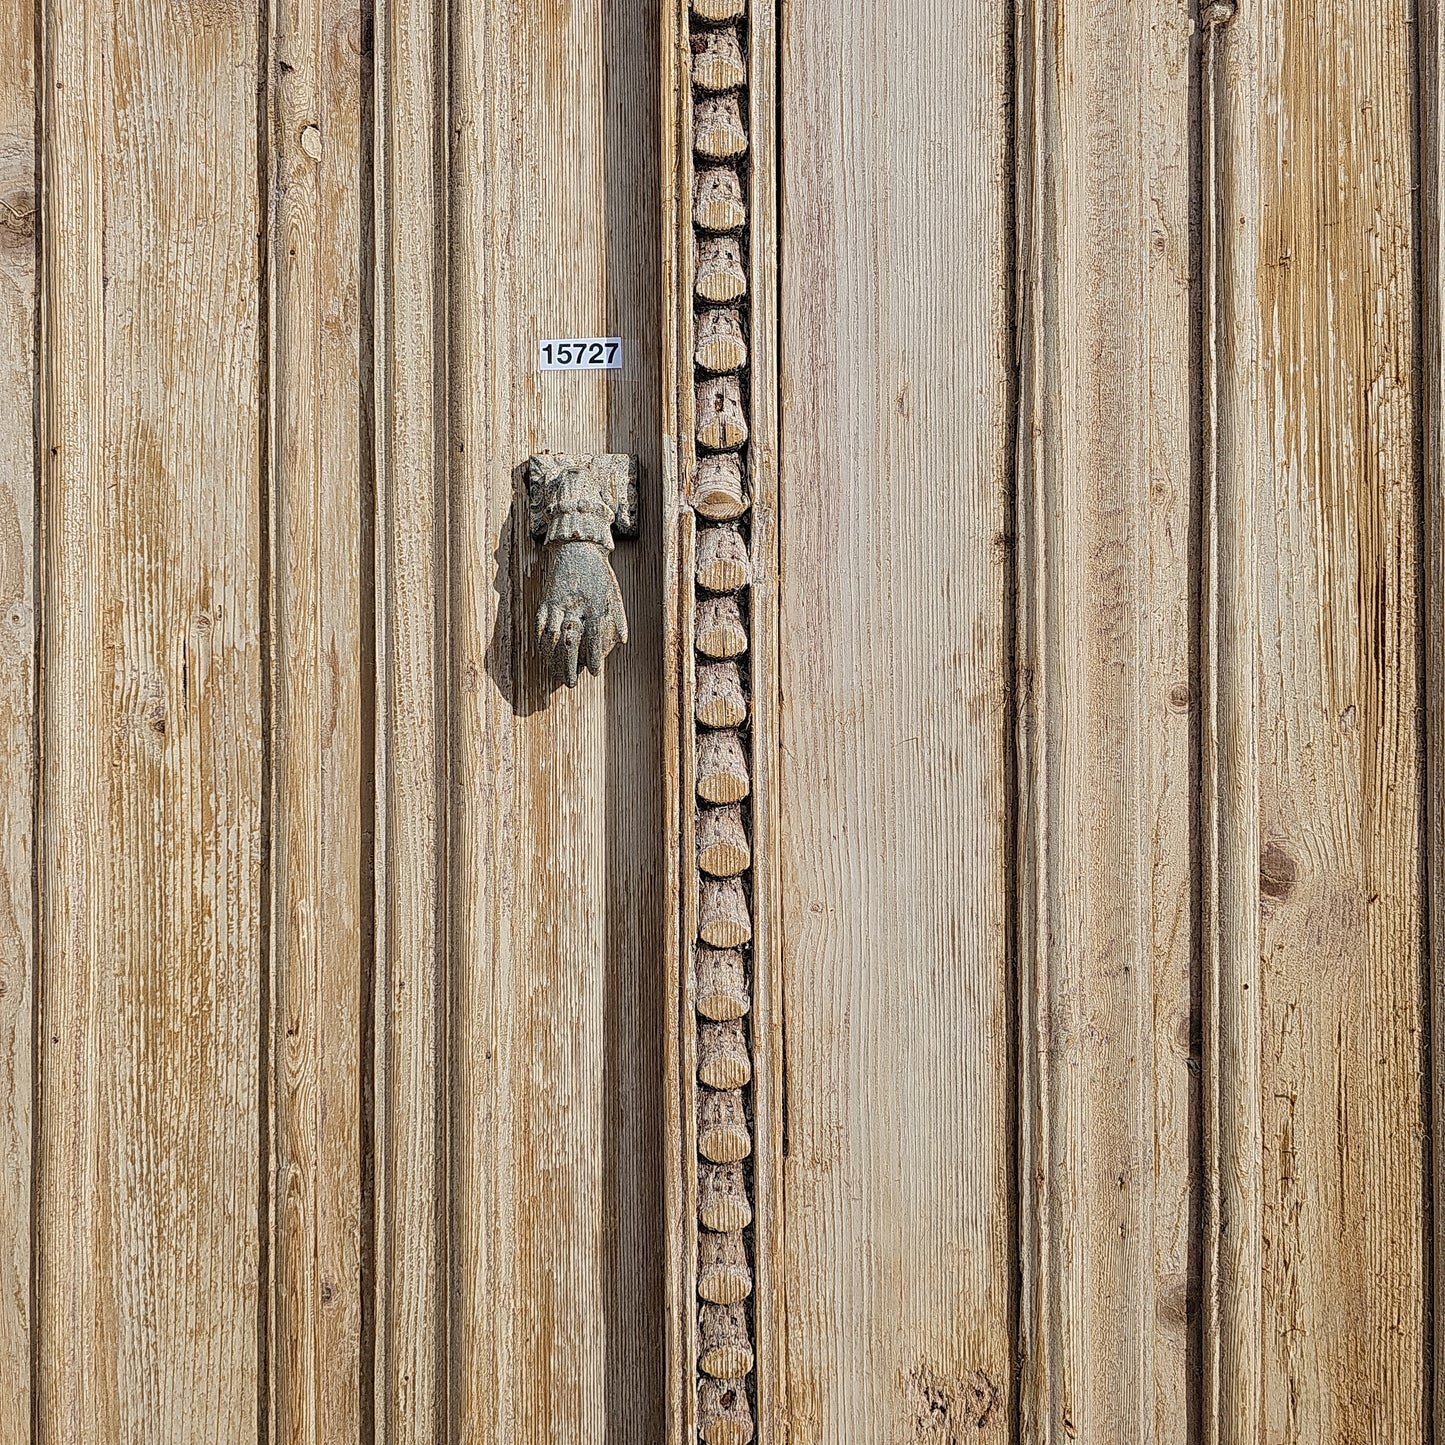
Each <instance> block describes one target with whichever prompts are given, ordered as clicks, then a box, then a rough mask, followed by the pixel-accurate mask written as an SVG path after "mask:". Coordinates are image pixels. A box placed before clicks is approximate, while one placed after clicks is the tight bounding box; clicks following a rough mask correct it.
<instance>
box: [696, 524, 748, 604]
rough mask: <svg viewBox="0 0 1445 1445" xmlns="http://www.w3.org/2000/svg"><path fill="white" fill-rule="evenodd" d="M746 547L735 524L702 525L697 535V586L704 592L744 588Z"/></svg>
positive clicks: (746, 576)
mask: <svg viewBox="0 0 1445 1445" xmlns="http://www.w3.org/2000/svg"><path fill="white" fill-rule="evenodd" d="M748 571H749V569H748V548H747V543H745V542H744V541H743V538H742V533H741V532H739V531H738V529H737V528H736V527H704V528H703V529H702V530H701V531H700V532H699V533H698V534H697V585H698V586H699V587H701V588H703V589H704V590H705V591H708V592H736V591H737V590H738V589H739V588H740V587H746V586H747V584H748V581H749V577H748Z"/></svg>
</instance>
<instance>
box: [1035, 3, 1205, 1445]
mask: <svg viewBox="0 0 1445 1445" xmlns="http://www.w3.org/2000/svg"><path fill="white" fill-rule="evenodd" d="M1025 16H1026V18H1025V21H1024V27H1023V31H1022V42H1023V47H1024V51H1025V53H1026V56H1027V58H1026V60H1025V61H1024V64H1023V67H1022V70H1021V74H1022V77H1023V83H1022V87H1021V104H1020V114H1021V116H1022V117H1023V125H1022V128H1021V134H1020V139H1019V147H1020V175H1021V177H1022V183H1021V185H1020V208H1021V214H1020V224H1019V247H1020V267H1019V274H1020V278H1021V280H1020V284H1021V292H1020V296H1019V316H1020V347H1021V355H1022V376H1021V382H1020V390H1021V397H1020V420H1019V434H1020V438H1021V446H1020V460H1019V476H1018V531H1019V551H1018V557H1019V563H1018V579H1019V604H1018V605H1019V624H1018V638H1019V642H1018V667H1019V674H1020V693H1019V719H1018V747H1019V761H1020V784H1019V801H1018V807H1019V824H1018V828H1019V845H1018V846H1019V864H1018V878H1019V891H1020V910H1021V912H1020V926H1019V965H1018V967H1019V978H1020V991H1021V995H1022V1003H1021V1035H1022V1037H1021V1043H1020V1084H1021V1103H1020V1110H1019V1115H1020V1130H1021V1135H1020V1150H1021V1161H1020V1170H1019V1172H1020V1178H1021V1179H1022V1180H1023V1181H1024V1183H1023V1197H1022V1199H1021V1201H1020V1207H1021V1211H1022V1216H1023V1226H1022V1234H1023V1249H1022V1301H1021V1311H1020V1321H1019V1328H1020V1346H1019V1348H1020V1357H1021V1359H1022V1360H1023V1361H1024V1371H1025V1373H1024V1378H1023V1382H1022V1397H1021V1405H1020V1408H1021V1412H1022V1430H1023V1432H1024V1435H1025V1436H1026V1437H1027V1438H1028V1439H1030V1440H1037V1441H1040V1442H1052V1441H1060V1442H1063V1441H1067V1440H1073V1439H1084V1440H1093V1439H1109V1438H1122V1439H1129V1440H1133V1441H1140V1442H1154V1441H1172V1442H1179V1445H1183V1442H1184V1441H1185V1440H1186V1439H1187V1438H1188V1430H1189V1417H1190V1401H1189V1384H1190V1378H1191V1369H1190V1360H1189V1358H1188V1357H1189V1353H1190V1348H1189V1346H1190V1327H1189V1322H1190V1308H1189V1304H1190V1286H1191V1280H1190V1253H1191V1243H1192V1238H1191V1217H1190V1200H1191V1184H1192V1174H1191V1156H1192V1153H1193V1139H1192V1137H1191V1127H1190V1125H1191V1113H1192V1110H1191V1092H1192V1091H1191V1083H1190V1065H1191V1062H1192V1058H1191V1024H1192V1014H1191V997H1190V989H1191V952H1192V943H1193V932H1192V916H1191V905H1192V887H1191V884H1192V878H1191V873H1192V870H1191V866H1190V863H1191V860H1190V850H1189V843H1188V836H1189V825H1190V801H1191V792H1192V777H1191V764H1192V756H1191V755H1192V739H1191V736H1190V716H1191V710H1192V705H1193V680H1192V678H1191V671H1190V653H1191V650H1192V647H1191V635H1190V633H1191V617H1190V608H1189V596H1190V586H1191V571H1190V567H1191V557H1190V536H1191V526H1192V509H1193V501H1194V488H1193V471H1192V452H1193V431H1194V428H1193V419H1194V418H1193V411H1194V385H1193V375H1192V371H1191V368H1190V366H1189V335H1190V329H1191V313H1192V309H1193V304H1194V302H1193V297H1192V295H1191V284H1190V283H1191V254H1190V253H1191V234H1190V196H1189V157H1188V154H1187V146H1188V136H1189V122H1190V107H1191V101H1192V95H1191V91H1192V85H1193V74H1192V68H1191V65H1190V33H1191V18H1190V9H1189V7H1188V6H1187V5H1183V4H1179V3H1176V0H1159V3H1150V4H1146V5H1142V6H1140V5H1133V4H1112V3H1105V4H1101V5H1095V6H1093V7H1091V8H1090V9H1089V10H1088V11H1087V12H1085V11H1081V10H1075V9H1071V8H1069V7H1067V6H1060V5H1055V4H1052V3H1041V4H1038V5H1036V6H1031V7H1027V9H1026V11H1025Z"/></svg>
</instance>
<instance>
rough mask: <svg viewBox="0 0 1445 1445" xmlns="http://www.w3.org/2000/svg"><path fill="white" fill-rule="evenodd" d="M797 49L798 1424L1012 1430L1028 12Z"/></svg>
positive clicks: (791, 1062)
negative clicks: (1018, 462) (1013, 558)
mask: <svg viewBox="0 0 1445 1445" xmlns="http://www.w3.org/2000/svg"><path fill="white" fill-rule="evenodd" d="M780 44H781V53H782V73H781V87H782V108H783V134H782V147H781V155H782V161H781V164H782V174H781V194H782V197H783V200H782V212H781V248H782V303H781V315H782V346H781V360H780V366H781V374H782V392H781V398H782V400H781V422H780V431H781V444H780V483H779V486H780V511H779V538H780V554H781V582H780V588H781V592H780V604H779V633H780V677H781V695H782V702H781V717H780V725H779V726H780V737H781V746H780V748H779V757H778V767H779V769H780V785H779V786H780V794H781V805H782V807H781V814H782V816H781V822H780V826H779V828H778V831H777V835H776V846H777V849H778V866H779V869H780V877H781V889H782V924H781V930H780V940H779V942H780V947H781V951H782V973H783V999H782V1004H783V1009H784V1016H785V1020H786V1078H787V1134H786V1145H785V1156H784V1166H783V1180H782V1183H783V1193H784V1200H785V1206H784V1207H785V1209H786V1217H787V1232H786V1244H785V1251H784V1264H783V1287H784V1290H785V1293H786V1331H787V1336H786V1338H787V1344H786V1349H787V1361H786V1368H787V1384H786V1389H787V1409H786V1417H787V1429H788V1438H789V1440H790V1441H793V1442H796V1445H805V1442H821V1441H833V1440H839V1439H869V1440H874V1439H876V1440H884V1439H917V1438H926V1436H927V1435H928V1434H931V1433H938V1434H939V1435H940V1436H942V1435H943V1434H948V1435H954V1436H957V1437H958V1438H967V1439H970V1440H973V1439H978V1440H983V1441H1005V1440H1009V1439H1011V1438H1013V1432H1014V1431H1015V1429H1016V1422H1015V1420H1014V1419H1013V1408H1012V1406H1013V1400H1014V1363H1013V1353H1014V1350H1013V1339H1012V1328H1011V1318H1010V1316H1011V1313H1012V1311H1011V1299H1012V1295H1013V1290H1014V1284H1013V1280H1014V1244H1013V1238H1012V1229H1011V1217H1010V1216H1011V1212H1012V1207H1013V1206H1012V1200H1011V1197H1010V1196H1011V1192H1012V1191H1011V1188H1010V1184H1011V1174H1012V1169H1013V1150H1012V1126H1011V1118H1010V1114H1011V1104H1010V1094H1011V1073H1012V1067H1011V1066H1012V1057H1011V1052H1012V1051H1011V1047H1010V1014H1011V1007H1010V979H1009V966H1008V955H1007V927H1006V923H1005V920H1006V917H1007V912H1008V907H1009V870H1008V865H1007V861H1006V859H1007V853H1008V842H1009V838H1008V826H1007V810H1008V793H1009V784H1008V776H1009V766H1008V762H1007V760H1006V756H1005V742H1006V737H1007V716H1008V705H1007V678H1006V669H1007V666H1008V654H1007V648H1006V636H1007V623H1006V610H1005V609H1006V603H1005V596H1006V585H1007V577H1006V563H1007V559H1008V555H1009V539H1008V528H1009V508H1008V505H1007V501H1006V496H1007V488H1008V480H1009V474H1010V470H1011V467H1010V457H1009V449H1010V448H1009V438H1010V433H1011V426H1010V381H1009V373H1010V365H1011V345H1012V338H1011V326H1010V321H1011V318H1010V316H1009V314H1008V296H1009V284H1008V281H1009V277H1008V265H1009V254H1010V249H1011V248H1010V245H1009V232H1010V228H1011V219H1010V217H1009V215H1008V207H1009V196H1010V192H1011V183H1010V148H1009V132H1010V125H1009V112H1010V107H1011V103H1012V95H1011V76H1010V64H1009V54H1010V35H1009V19H1008V16H1007V14H1006V13H1005V12H1004V11H1002V10H1000V8H999V7H997V6H992V5H988V4H974V3H968V4H965V5H963V6H953V7H948V8H942V7H933V8H931V9H930V8H928V7H921V8H920V7H917V6H906V7H898V6H886V5H883V6H873V7H862V8H859V7H856V6H845V5H842V4H839V3H837V0H794V3H792V4H790V5H788V6H787V7H785V8H784V10H783V13H782V17H781V41H780ZM944 116H946V117H948V123H947V124H946V125H940V124H939V118H940V117H944ZM924 197H926V198H927V203H926V204H922V203H921V198H924Z"/></svg>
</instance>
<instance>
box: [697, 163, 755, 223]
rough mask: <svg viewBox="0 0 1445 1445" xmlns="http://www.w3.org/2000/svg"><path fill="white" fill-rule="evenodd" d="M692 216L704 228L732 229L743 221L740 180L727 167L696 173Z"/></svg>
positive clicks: (744, 217) (744, 207)
mask: <svg viewBox="0 0 1445 1445" xmlns="http://www.w3.org/2000/svg"><path fill="white" fill-rule="evenodd" d="M693 218H694V219H695V220H696V221H697V224H698V225H699V226H701V227H702V228H703V230H705V231H736V230H737V229H738V227H739V226H741V225H742V224H743V223H744V222H745V221H746V220H747V218H748V212H747V207H746V206H745V205H744V204H743V187H742V182H741V181H739V180H738V173H737V172H736V171H735V170H733V168H732V167H731V166H712V167H710V168H709V169H707V170H704V171H699V172H698V174H697V179H696V181H695V182H694V191H693Z"/></svg>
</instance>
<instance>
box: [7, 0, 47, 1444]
mask: <svg viewBox="0 0 1445 1445" xmlns="http://www.w3.org/2000/svg"><path fill="white" fill-rule="evenodd" d="M35 160H36V156H35V10H34V6H33V5H32V4H30V3H21V4H17V5H11V6H8V7H7V8H6V10H5V12H4V13H3V15H0V1445H21V1442H25V1445H29V1441H30V1418H31V1410H30V1405H31V1377H30V1345H31V1329H32V1325H33V1321H32V1319H31V1310H30V1261H31V1247H32V1240H31V1214H30V1184H31V1157H32V1156H31V1125H32V1122H33V1121H32V1117H31V1097H32V1093H33V1089H34V1069H33V1059H34V1037H33V1035H34V1030H33V1028H32V1013H33V1010H34V1005H35V967H34V965H35V949H34V943H35V930H34V909H33V905H32V892H31V890H32V885H33V852H32V850H33V845H34V829H33V816H34V805H35V782H36V779H35V685H36V666H35V635H36V634H35V586H34V577H35V542H36V531H35V520H36V519H35V467H36V462H37V458H36V435H37V434H36V422H37V417H36V413H35V403H36V376H35V366H36V359H37V358H36V347H35V339H36V337H35V322H36V309H35V307H36V296H35V284H36V230H37V226H36V221H37V216H36V207H37V204H38V202H37V197H36V187H35Z"/></svg>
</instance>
